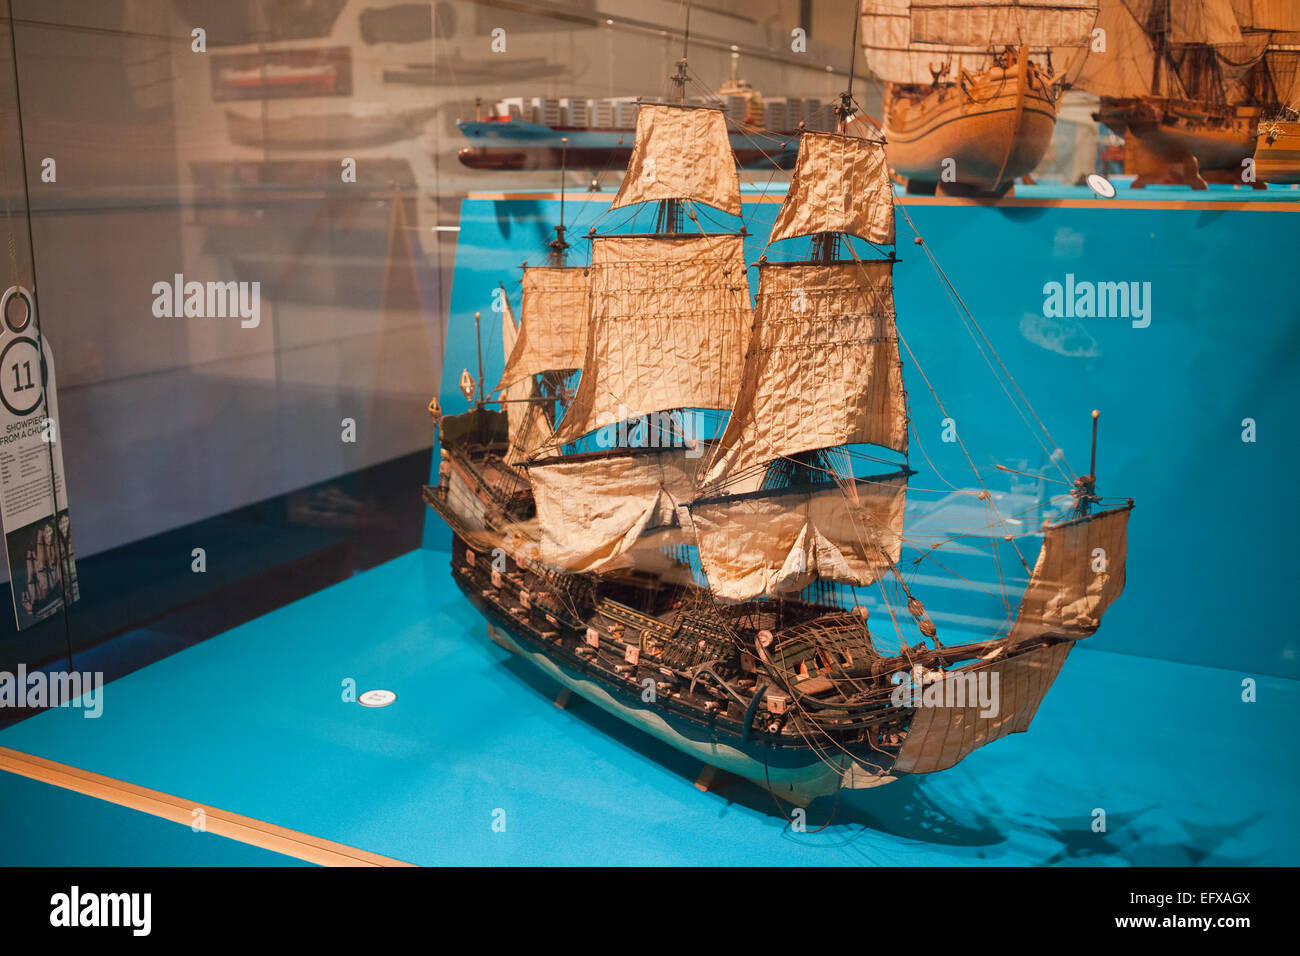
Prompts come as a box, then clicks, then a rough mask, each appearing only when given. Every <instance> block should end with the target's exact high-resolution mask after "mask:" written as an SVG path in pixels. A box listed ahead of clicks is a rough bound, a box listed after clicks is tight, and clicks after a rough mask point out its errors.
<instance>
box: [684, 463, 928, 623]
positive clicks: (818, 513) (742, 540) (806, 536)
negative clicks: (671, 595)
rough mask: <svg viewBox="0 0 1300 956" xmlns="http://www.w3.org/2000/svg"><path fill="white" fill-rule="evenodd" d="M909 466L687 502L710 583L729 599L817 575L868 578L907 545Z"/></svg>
mask: <svg viewBox="0 0 1300 956" xmlns="http://www.w3.org/2000/svg"><path fill="white" fill-rule="evenodd" d="M907 475H908V473H907V472H903V473H900V474H898V475H892V476H885V477H880V478H870V479H857V480H856V481H855V482H854V486H853V490H854V495H855V496H856V498H857V501H856V502H854V501H853V500H852V498H851V496H850V495H848V494H846V493H845V490H844V489H842V488H841V487H840V485H838V484H836V483H834V482H825V483H822V484H821V486H820V487H814V488H798V487H795V488H784V489H778V490H770V491H768V490H765V491H755V492H751V493H748V494H743V495H727V496H723V497H718V498H704V499H699V500H697V501H696V502H694V503H693V504H692V505H691V507H690V514H691V521H692V523H693V524H694V526H695V536H696V543H697V544H698V545H699V550H700V566H701V567H702V568H703V569H704V573H705V575H706V576H707V577H708V579H709V589H710V590H711V591H712V592H713V594H714V596H716V597H717V598H719V599H721V600H724V601H747V600H750V599H753V598H756V597H762V596H767V597H790V596H791V593H792V592H794V591H798V590H799V589H801V588H803V587H805V586H806V585H808V584H810V583H811V582H812V581H814V580H823V581H838V582H840V583H843V584H852V585H867V584H871V583H872V582H873V581H875V580H876V579H877V578H879V577H880V576H881V575H882V574H883V573H885V572H886V571H887V570H888V569H889V566H890V562H892V561H897V560H898V556H899V553H900V551H901V549H902V531H903V509H904V505H905V503H906V497H907Z"/></svg>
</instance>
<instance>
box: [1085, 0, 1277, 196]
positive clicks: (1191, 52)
mask: <svg viewBox="0 0 1300 956" xmlns="http://www.w3.org/2000/svg"><path fill="white" fill-rule="evenodd" d="M1097 25H1098V26H1099V27H1101V28H1102V29H1104V30H1105V31H1106V50H1105V51H1104V52H1094V53H1091V54H1090V55H1089V56H1088V58H1087V60H1086V61H1085V62H1084V64H1083V66H1082V68H1081V71H1080V73H1079V76H1078V78H1077V80H1076V84H1077V85H1078V86H1080V87H1082V88H1084V89H1086V90H1088V91H1090V92H1092V93H1095V94H1097V95H1098V96H1100V97H1101V106H1100V109H1099V110H1098V112H1097V113H1096V115H1095V118H1096V119H1097V120H1098V121H1099V122H1102V123H1105V124H1106V125H1107V126H1109V127H1110V128H1111V129H1113V130H1115V131H1116V132H1117V133H1119V134H1121V135H1123V136H1124V138H1125V159H1124V170H1125V172H1127V173H1132V174H1135V175H1136V177H1137V178H1136V179H1135V181H1134V183H1133V185H1134V186H1135V187H1139V188H1140V187H1142V186H1146V185H1148V184H1155V183H1174V184H1184V185H1189V186H1193V187H1194V188H1197V189H1204V188H1206V184H1207V182H1225V183H1236V184H1241V183H1243V182H1245V183H1249V182H1252V179H1253V182H1254V184H1255V185H1262V183H1263V181H1264V180H1265V179H1274V181H1280V182H1285V181H1288V180H1287V179H1285V178H1274V177H1278V176H1279V174H1282V175H1284V174H1285V172H1286V169H1285V168H1284V167H1285V165H1286V164H1285V161H1286V160H1288V159H1290V158H1291V157H1290V156H1289V155H1287V154H1289V153H1290V152H1291V151H1292V149H1291V147H1287V146H1283V147H1278V148H1277V149H1274V148H1273V147H1274V144H1275V143H1276V138H1274V140H1273V141H1272V142H1268V141H1267V140H1266V142H1265V143H1264V144H1263V153H1264V155H1263V157H1262V159H1260V165H1261V167H1263V168H1264V170H1266V175H1260V170H1256V174H1255V175H1254V176H1253V177H1251V176H1247V175H1244V172H1245V168H1246V166H1247V165H1248V160H1250V159H1251V158H1252V157H1253V156H1255V152H1256V145H1257V140H1258V136H1259V132H1260V130H1261V125H1262V124H1263V123H1271V122H1272V121H1275V120H1283V121H1284V120H1285V119H1286V118H1287V116H1289V117H1290V119H1291V120H1294V119H1295V118H1296V114H1295V112H1294V111H1295V110H1296V109H1297V108H1300V3H1296V2H1295V0H1101V12H1100V16H1099V17H1098V20H1097ZM1281 125H1285V123H1282V124H1281ZM1291 143H1292V144H1293V143H1294V141H1293V140H1292V141H1291ZM1278 162H1283V168H1276V167H1275V164H1277V163H1278Z"/></svg>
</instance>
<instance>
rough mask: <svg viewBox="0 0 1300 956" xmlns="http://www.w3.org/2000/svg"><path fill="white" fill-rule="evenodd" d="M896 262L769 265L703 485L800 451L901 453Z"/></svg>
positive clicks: (903, 422) (903, 427)
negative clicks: (839, 448)
mask: <svg viewBox="0 0 1300 956" xmlns="http://www.w3.org/2000/svg"><path fill="white" fill-rule="evenodd" d="M892 273H893V263H892V262H891V261H888V260H879V259H873V260H868V261H863V262H858V261H854V262H826V263H822V262H813V263H802V262H801V263H789V264H784V263H782V264H777V263H765V264H764V265H763V266H762V267H761V268H760V270H759V282H758V308H757V311H756V312H755V316H754V331H753V335H752V336H751V338H750V342H749V351H748V354H747V355H746V357H745V365H744V374H743V377H742V378H741V382H740V390H739V395H738V396H737V398H736V404H735V407H734V409H733V410H732V412H731V419H730V420H729V421H728V422H727V428H726V430H725V431H724V432H723V435H722V437H721V439H719V441H718V444H717V447H716V449H715V452H714V456H713V458H712V460H711V461H710V464H709V469H708V472H707V473H706V475H705V478H704V482H705V483H707V484H712V483H714V482H722V481H725V480H726V479H728V478H729V477H731V476H733V475H737V474H739V473H741V472H744V471H745V470H746V469H750V468H753V467H754V466H757V465H763V464H766V463H767V462H770V461H772V460H774V459H777V458H781V457H784V456H789V455H794V454H797V453H799V452H803V451H812V450H814V449H820V448H831V447H834V446H836V445H849V444H872V445H881V446H883V447H885V448H892V449H893V450H895V451H900V452H906V451H907V399H906V395H905V394H904V392H903V363H902V360H901V359H900V357H899V354H898V329H897V328H896V327H895V325H894V288H893V277H892Z"/></svg>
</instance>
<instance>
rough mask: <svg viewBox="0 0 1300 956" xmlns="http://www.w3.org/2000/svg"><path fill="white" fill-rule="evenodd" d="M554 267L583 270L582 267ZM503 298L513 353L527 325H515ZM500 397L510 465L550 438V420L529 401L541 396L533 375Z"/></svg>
mask: <svg viewBox="0 0 1300 956" xmlns="http://www.w3.org/2000/svg"><path fill="white" fill-rule="evenodd" d="M555 271H561V272H568V271H572V272H581V271H582V270H580V269H572V270H567V269H561V270H555ZM526 288H527V285H526V284H525V289H526ZM502 302H503V305H504V308H502V310H501V341H502V344H503V345H504V346H505V353H506V354H507V355H513V354H514V351H515V347H516V345H517V344H518V341H519V337H520V336H521V335H523V333H524V329H523V326H522V325H521V326H520V327H518V328H516V327H515V317H514V315H513V313H511V311H510V300H509V299H508V298H505V297H504V296H503V297H502ZM501 397H502V398H503V399H505V410H506V427H507V434H508V435H509V441H510V444H509V447H508V448H507V450H506V458H505V460H506V464H508V465H517V464H519V463H520V462H521V461H523V460H524V459H525V458H527V457H528V456H529V455H530V454H531V453H532V452H533V451H535V450H536V449H537V448H540V447H541V446H542V445H544V444H545V443H546V442H548V441H550V438H551V433H552V430H551V424H550V422H548V421H547V420H546V416H545V415H544V414H543V413H542V408H541V405H540V403H537V402H533V401H530V400H531V399H534V398H539V397H540V392H539V391H538V388H537V382H536V380H535V379H534V378H533V377H532V376H531V375H530V376H528V377H527V378H525V379H522V380H521V381H518V382H516V383H515V384H513V385H511V386H510V387H508V388H506V389H505V391H504V392H502V395H501Z"/></svg>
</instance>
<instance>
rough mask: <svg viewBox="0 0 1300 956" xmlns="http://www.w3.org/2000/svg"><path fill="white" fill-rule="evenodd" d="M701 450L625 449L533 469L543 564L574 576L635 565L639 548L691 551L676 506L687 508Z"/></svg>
mask: <svg viewBox="0 0 1300 956" xmlns="http://www.w3.org/2000/svg"><path fill="white" fill-rule="evenodd" d="M701 460H702V459H701V457H700V455H699V450H698V449H690V448H660V449H637V450H635V451H626V450H620V451H618V452H612V453H611V452H596V453H593V454H588V455H574V456H572V457H569V458H550V459H545V460H542V461H534V462H531V463H529V465H528V466H527V467H528V478H529V481H530V482H531V483H532V486H533V497H534V500H535V501H536V502H537V518H538V522H539V524H540V526H541V535H542V543H541V555H542V560H543V561H545V562H546V563H548V564H550V565H553V566H555V567H559V568H563V569H564V570H566V571H571V572H585V571H601V570H611V569H613V568H617V567H622V566H626V565H629V564H632V563H634V558H633V555H632V553H631V552H632V551H634V550H635V549H636V548H638V547H646V546H649V547H653V548H658V547H662V546H667V545H677V544H693V543H694V541H693V538H692V537H691V535H690V533H689V529H685V530H684V529H683V527H682V521H681V514H680V512H679V511H678V505H685V504H686V503H687V502H689V501H690V499H691V496H692V494H694V491H695V473H696V469H697V468H698V467H699V463H700V461H701Z"/></svg>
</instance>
